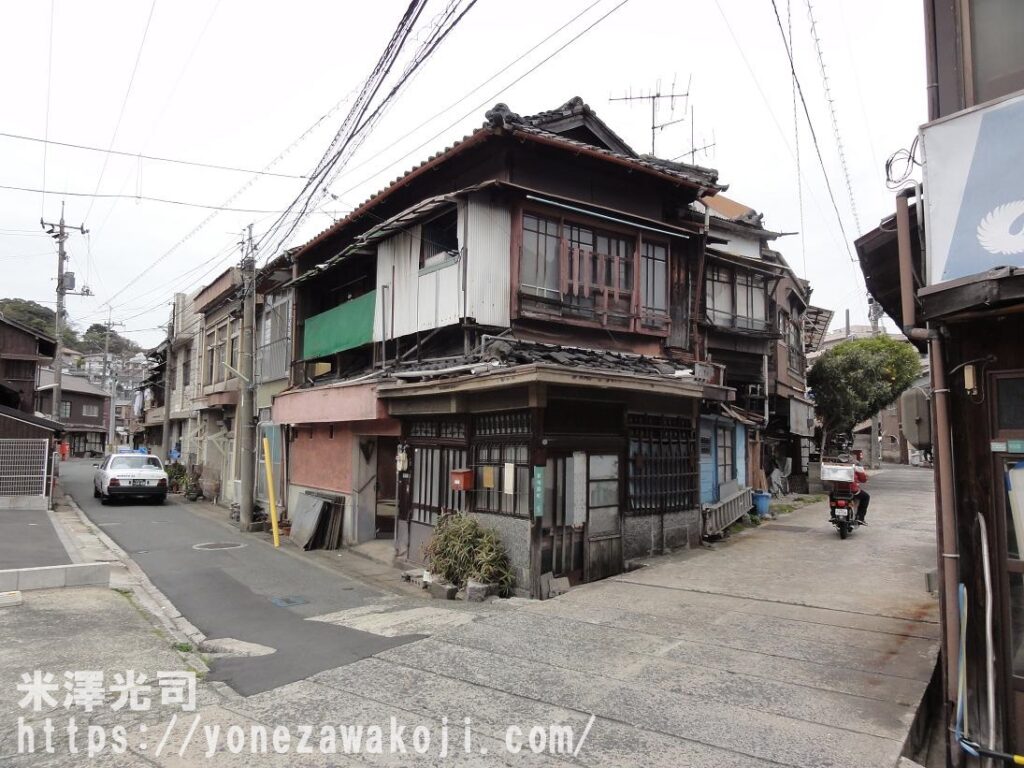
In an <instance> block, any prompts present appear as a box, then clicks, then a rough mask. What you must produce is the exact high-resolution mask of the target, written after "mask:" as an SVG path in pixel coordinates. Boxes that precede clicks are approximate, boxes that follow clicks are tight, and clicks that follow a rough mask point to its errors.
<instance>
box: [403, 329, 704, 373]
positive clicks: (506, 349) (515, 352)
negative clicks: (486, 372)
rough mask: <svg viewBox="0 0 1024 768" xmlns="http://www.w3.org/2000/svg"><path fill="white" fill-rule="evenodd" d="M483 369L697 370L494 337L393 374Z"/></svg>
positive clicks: (645, 358)
mask: <svg viewBox="0 0 1024 768" xmlns="http://www.w3.org/2000/svg"><path fill="white" fill-rule="evenodd" d="M472 365H479V366H480V367H481V368H482V369H484V368H485V367H486V369H493V368H504V369H509V368H517V367H520V366H526V365H557V366H562V367H566V368H574V369H579V370H587V371H593V372H598V373H627V374H633V375H635V376H654V377H664V376H670V377H692V375H693V370H692V369H691V368H689V367H688V366H685V365H682V364H679V363H675V362H673V361H671V360H667V359H665V358H659V357H648V356H646V355H633V354H627V353H623V352H611V351H608V350H603V349H587V348H583V347H572V346H560V345H557V344H543V343H540V342H534V341H522V340H519V339H514V338H500V339H491V340H490V341H489V342H488V343H487V344H486V345H485V346H484V348H483V349H482V351H477V352H474V353H471V354H469V355H466V356H464V357H460V358H452V359H447V360H443V361H438V362H434V363H417V362H415V361H410V362H408V363H404V364H403V365H402V366H400V367H399V368H396V369H394V370H393V371H392V373H397V374H401V375H402V378H408V377H409V373H410V372H420V371H423V372H424V375H423V378H435V377H444V376H452V375H457V376H462V375H466V373H467V371H466V370H465V369H464V366H472Z"/></svg>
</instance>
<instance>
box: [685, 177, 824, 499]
mask: <svg viewBox="0 0 1024 768" xmlns="http://www.w3.org/2000/svg"><path fill="white" fill-rule="evenodd" d="M695 208H696V210H697V211H698V212H702V213H706V215H707V221H708V225H709V235H708V240H707V242H708V245H707V249H706V251H707V253H706V271H705V281H704V311H703V314H702V315H701V325H702V327H703V330H704V344H705V350H706V357H707V359H708V360H710V361H712V362H714V363H717V364H718V365H721V366H724V370H725V377H724V384H725V385H726V386H728V387H731V388H733V389H735V390H736V401H735V403H732V404H708V405H706V406H705V408H704V409H703V410H704V414H703V416H702V418H701V454H702V464H701V501H702V502H704V503H705V504H709V505H712V507H715V508H717V507H719V506H722V505H725V508H726V511H729V505H733V506H739V507H742V508H743V509H746V508H749V502H750V495H749V490H750V488H751V487H753V486H754V484H755V483H756V482H757V477H756V474H757V470H763V471H764V474H765V476H766V478H769V482H770V478H771V476H772V472H773V470H776V469H778V470H779V472H780V473H781V474H782V475H784V476H788V477H790V478H791V480H792V481H793V482H794V483H795V484H796V485H798V486H802V485H805V484H806V476H807V460H808V455H809V453H810V442H811V439H812V438H813V435H814V431H813V410H812V405H811V403H810V401H809V400H808V399H807V397H806V390H807V386H806V367H807V361H806V357H805V355H806V349H807V343H808V340H809V339H808V333H807V330H808V328H809V327H810V326H809V324H813V323H814V322H816V323H817V325H816V326H814V327H820V326H822V325H823V326H824V327H827V326H828V323H829V321H830V320H831V317H832V313H831V312H830V311H828V310H822V309H819V308H816V307H812V306H810V304H809V300H810V293H811V290H810V285H809V284H808V283H807V281H805V280H801V279H800V278H798V277H797V276H796V274H795V273H794V272H793V269H792V268H791V267H790V266H789V264H788V263H787V262H786V260H785V259H784V258H783V256H782V254H781V253H779V252H778V251H776V250H773V249H772V248H770V247H769V245H768V244H769V242H771V241H772V240H775V239H777V238H778V237H780V235H779V233H776V232H772V231H769V230H767V229H765V227H764V226H763V224H762V220H763V216H762V215H761V214H759V213H757V211H755V210H754V209H752V208H750V207H748V206H746V205H743V204H742V203H738V202H736V201H735V200H731V199H729V198H727V197H725V196H724V195H721V194H719V195H715V196H713V197H705V198H703V200H702V201H701V202H700V203H697V204H695ZM812 335H813V334H812ZM815 338H816V337H815ZM726 516H727V517H728V516H731V511H729V514H728V515H726Z"/></svg>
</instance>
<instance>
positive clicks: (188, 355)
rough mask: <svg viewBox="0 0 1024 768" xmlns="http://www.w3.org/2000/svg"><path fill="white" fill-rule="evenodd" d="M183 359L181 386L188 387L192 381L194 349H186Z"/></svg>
mask: <svg viewBox="0 0 1024 768" xmlns="http://www.w3.org/2000/svg"><path fill="white" fill-rule="evenodd" d="M182 357H183V359H182V361H181V386H183V387H187V386H188V385H189V384H191V383H192V350H191V348H189V349H186V350H185V354H184V355H183V356H182Z"/></svg>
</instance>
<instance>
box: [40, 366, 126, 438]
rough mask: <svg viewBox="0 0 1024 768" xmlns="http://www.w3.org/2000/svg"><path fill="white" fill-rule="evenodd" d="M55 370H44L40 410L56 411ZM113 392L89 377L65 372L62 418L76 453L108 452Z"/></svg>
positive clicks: (41, 370) (41, 376)
mask: <svg viewBox="0 0 1024 768" xmlns="http://www.w3.org/2000/svg"><path fill="white" fill-rule="evenodd" d="M53 389H54V383H53V371H52V370H50V369H48V368H43V369H40V371H39V385H38V386H37V387H36V410H37V411H40V412H42V413H52V410H51V409H52V405H51V403H52V402H53ZM109 409H110V394H109V393H108V392H104V391H103V389H101V388H100V387H97V386H96V385H95V384H90V383H89V380H88V379H87V378H86V377H85V376H71V375H69V374H65V375H64V376H62V377H61V381H60V410H59V411H58V419H59V421H60V423H61V424H62V425H63V427H64V434H65V438H66V439H67V441H68V443H69V446H70V449H71V455H72V456H102V455H103V453H104V452H105V451H106V443H107V424H108V419H109V418H110V410H109Z"/></svg>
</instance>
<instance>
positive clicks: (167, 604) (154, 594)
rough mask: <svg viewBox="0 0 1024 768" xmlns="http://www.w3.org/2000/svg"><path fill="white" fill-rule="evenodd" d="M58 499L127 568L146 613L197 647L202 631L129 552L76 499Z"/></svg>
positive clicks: (201, 664) (200, 664)
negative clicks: (186, 616) (151, 579)
mask: <svg viewBox="0 0 1024 768" xmlns="http://www.w3.org/2000/svg"><path fill="white" fill-rule="evenodd" d="M61 501H62V502H63V503H65V504H67V505H68V507H69V508H70V509H72V510H74V512H75V514H76V515H78V519H79V520H80V521H81V522H82V525H84V526H85V527H86V528H88V529H89V531H90V532H91V533H92V534H93V535H94V536H96V538H97V539H99V540H100V541H101V542H102V543H103V546H105V547H106V548H107V549H109V550H110V552H111V554H113V555H114V559H116V560H117V561H118V562H119V563H121V565H123V566H124V567H125V569H127V571H128V573H130V574H131V575H132V577H133V578H134V579H135V583H134V584H133V585H132V586H131V592H132V594H133V595H134V597H135V599H136V600H137V601H138V604H139V606H140V607H142V608H143V609H144V610H145V612H146V613H147V614H149V615H150V616H151V617H152V618H153V619H154V620H155V622H156V623H157V624H159V626H160V627H161V628H162V629H164V630H165V631H166V632H167V633H168V634H170V635H171V637H172V638H173V639H174V640H175V641H176V642H179V643H187V644H189V645H191V646H192V648H193V649H195V648H198V647H199V644H200V643H202V642H204V641H205V640H206V635H205V634H203V632H202V631H201V630H200V629H199V628H198V627H196V626H195V625H194V624H193V623H192V622H190V621H189V620H188V619H186V618H185V617H184V616H182V615H181V612H180V611H178V609H177V608H175V607H174V604H173V603H172V602H171V601H170V600H168V599H167V596H166V595H164V593H163V592H161V591H160V590H159V589H158V588H157V586H156V585H155V584H154V583H153V582H152V581H150V579H149V577H148V576H147V575H146V573H145V571H143V570H142V569H141V568H140V567H139V566H138V564H137V563H136V562H135V561H134V560H132V558H131V556H130V555H129V554H128V553H127V552H125V551H124V550H123V549H122V548H121V547H120V546H119V545H118V544H117V542H115V541H114V540H113V539H112V538H110V537H109V536H108V535H107V534H106V533H105V532H104V531H103V529H101V528H100V527H99V526H98V525H96V524H95V523H94V522H93V521H92V520H90V519H89V517H88V515H86V514H85V512H84V511H83V510H82V508H81V507H80V506H78V503H77V502H76V501H75V500H74V498H72V496H70V495H69V494H67V493H65V494H64V496H63V498H62V499H61ZM179 653H182V654H184V655H185V656H187V657H189V659H190V661H191V662H192V663H193V664H194V665H195V666H196V667H197V668H199V669H201V670H202V671H204V672H209V669H210V668H209V667H208V666H207V664H206V662H205V661H203V659H202V657H201V656H199V655H198V654H197V653H194V652H191V651H181V650H180V649H179Z"/></svg>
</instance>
